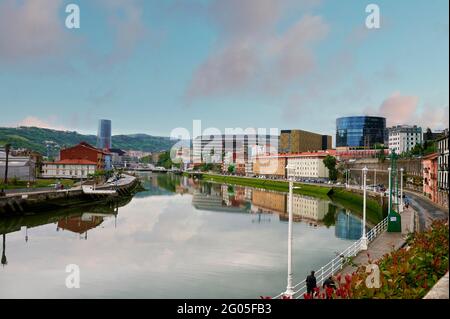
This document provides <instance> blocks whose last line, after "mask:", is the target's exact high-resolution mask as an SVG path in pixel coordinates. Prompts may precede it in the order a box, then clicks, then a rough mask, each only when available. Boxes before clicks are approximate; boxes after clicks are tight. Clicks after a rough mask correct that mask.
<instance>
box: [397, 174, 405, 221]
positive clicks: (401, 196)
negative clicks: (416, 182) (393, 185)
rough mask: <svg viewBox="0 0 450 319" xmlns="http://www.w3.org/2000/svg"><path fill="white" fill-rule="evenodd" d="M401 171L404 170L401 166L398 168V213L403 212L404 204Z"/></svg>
mask: <svg viewBox="0 0 450 319" xmlns="http://www.w3.org/2000/svg"><path fill="white" fill-rule="evenodd" d="M403 171H404V170H403V167H402V168H400V204H399V206H398V210H399V212H400V213H402V212H403V205H404V202H403Z"/></svg>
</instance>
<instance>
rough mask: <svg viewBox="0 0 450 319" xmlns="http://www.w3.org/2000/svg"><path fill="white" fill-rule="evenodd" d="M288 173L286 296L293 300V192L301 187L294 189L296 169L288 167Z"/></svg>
mask: <svg viewBox="0 0 450 319" xmlns="http://www.w3.org/2000/svg"><path fill="white" fill-rule="evenodd" d="M286 172H287V176H288V179H289V201H288V214H289V226H288V274H287V287H286V292H285V293H284V295H285V296H287V297H290V298H292V296H293V295H294V285H293V272H292V240H293V233H292V224H293V211H292V206H293V197H294V195H293V190H294V188H296V189H298V188H300V187H294V176H293V175H294V174H293V173H294V168H293V167H292V166H289V165H287V166H286Z"/></svg>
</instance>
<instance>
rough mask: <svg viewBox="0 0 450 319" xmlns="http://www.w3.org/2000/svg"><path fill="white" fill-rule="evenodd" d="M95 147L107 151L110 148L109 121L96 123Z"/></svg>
mask: <svg viewBox="0 0 450 319" xmlns="http://www.w3.org/2000/svg"><path fill="white" fill-rule="evenodd" d="M97 147H98V148H100V149H107V150H109V149H110V148H111V120H100V121H99V122H98V132H97Z"/></svg>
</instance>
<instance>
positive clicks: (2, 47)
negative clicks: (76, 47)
mask: <svg viewBox="0 0 450 319" xmlns="http://www.w3.org/2000/svg"><path fill="white" fill-rule="evenodd" d="M61 5H62V1H61V0H25V1H16V0H5V1H2V3H0V62H1V61H2V60H4V61H6V62H12V63H16V62H21V61H30V60H34V59H40V58H45V59H47V58H51V57H55V56H59V55H61V54H62V53H63V52H65V51H66V50H67V49H68V47H67V45H66V44H65V43H66V42H68V41H67V39H65V38H64V37H65V33H64V29H63V28H64V26H63V25H62V24H61V18H60V17H59V16H58V12H60V10H61Z"/></svg>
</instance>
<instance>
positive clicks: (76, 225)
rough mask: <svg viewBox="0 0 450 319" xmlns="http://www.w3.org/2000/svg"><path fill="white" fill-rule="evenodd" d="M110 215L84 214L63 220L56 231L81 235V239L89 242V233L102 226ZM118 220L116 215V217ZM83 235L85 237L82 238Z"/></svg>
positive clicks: (59, 222)
mask: <svg viewBox="0 0 450 319" xmlns="http://www.w3.org/2000/svg"><path fill="white" fill-rule="evenodd" d="M109 216H111V215H109V214H100V213H83V215H81V216H77V217H69V218H67V217H66V218H63V219H61V220H59V221H58V223H57V228H56V231H59V230H60V229H62V230H68V231H71V232H73V233H77V234H79V235H80V238H84V239H86V240H87V234H88V231H89V230H91V229H94V228H96V227H98V226H100V225H101V224H102V223H103V221H104V219H105V218H107V217H109ZM114 219H116V215H115V216H114ZM82 235H83V236H82Z"/></svg>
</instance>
